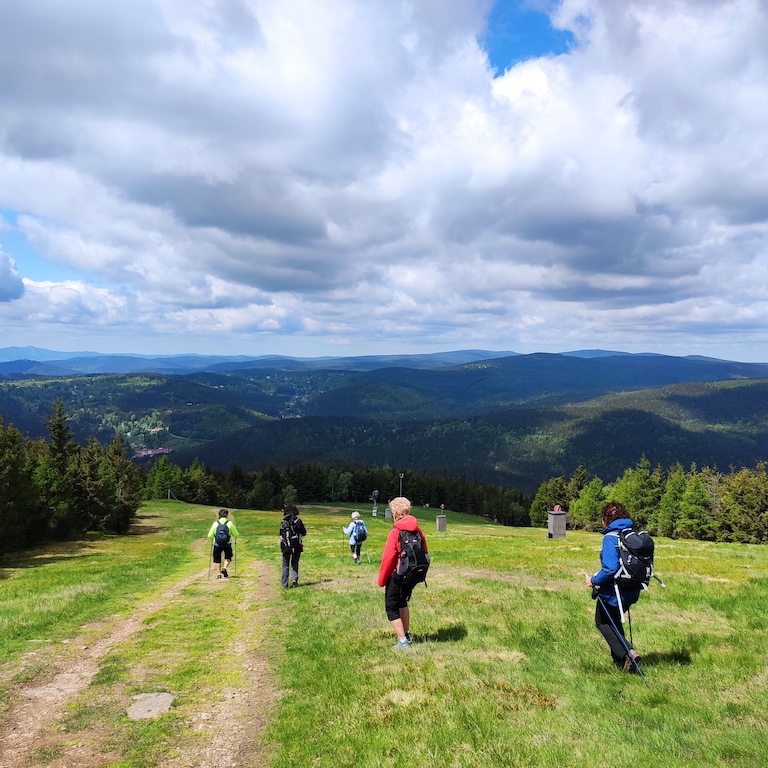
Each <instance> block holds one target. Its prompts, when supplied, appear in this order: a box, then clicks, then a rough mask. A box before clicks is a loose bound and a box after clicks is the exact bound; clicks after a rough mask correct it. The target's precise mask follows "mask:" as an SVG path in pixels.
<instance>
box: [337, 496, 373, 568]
mask: <svg viewBox="0 0 768 768" xmlns="http://www.w3.org/2000/svg"><path fill="white" fill-rule="evenodd" d="M341 530H342V531H344V533H345V535H347V536H349V553H350V555H352V559H353V560H354V561H355V565H360V547H362V546H363V542H364V541H365V540H366V539H367V538H368V529H367V528H366V527H365V522H364V521H363V520H361V519H360V513H359V512H358V511H357V510H355V511H354V512H353V513H352V522H351V523H350V524H349V525H348V526H347V527H346V528H344V527H342V529H341ZM369 559H370V558H369Z"/></svg>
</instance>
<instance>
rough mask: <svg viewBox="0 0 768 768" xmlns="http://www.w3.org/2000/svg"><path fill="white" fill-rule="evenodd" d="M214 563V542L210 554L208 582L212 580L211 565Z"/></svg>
mask: <svg viewBox="0 0 768 768" xmlns="http://www.w3.org/2000/svg"><path fill="white" fill-rule="evenodd" d="M212 562H213V542H211V551H210V553H209V554H208V581H210V580H211V563H212Z"/></svg>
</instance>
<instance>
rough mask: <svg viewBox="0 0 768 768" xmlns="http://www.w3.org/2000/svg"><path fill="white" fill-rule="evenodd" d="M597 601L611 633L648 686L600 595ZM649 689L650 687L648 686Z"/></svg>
mask: <svg viewBox="0 0 768 768" xmlns="http://www.w3.org/2000/svg"><path fill="white" fill-rule="evenodd" d="M597 600H598V602H599V603H600V605H601V606H602V607H603V612H604V613H605V615H606V616H607V617H608V621H610V622H611V626H612V627H613V631H614V632H615V633H616V637H618V638H619V640H621V644H622V645H623V646H624V650H625V651H626V652H627V656H629V658H630V659H631V660H632V663H633V664H634V665H635V669H636V670H637V673H638V674H639V675H640V677H642V678H643V682H644V683H645V684H646V685H648V681H647V680H646V679H645V675H644V674H643V670H642V669H640V665H639V664H638V663H637V660H636V659H635V657H634V656H633V655H632V654H631V653H630V651H631V648H630V647H629V646H628V645H627V639H626V638H625V637H624V635H622V634H621V632H619V630H618V628H617V627H616V624H615V623H614V621H613V618H612V617H611V614H610V613H608V609H607V608H606V607H605V603H604V602H603V598H602V597H600V595H598V596H597ZM649 687H650V686H649Z"/></svg>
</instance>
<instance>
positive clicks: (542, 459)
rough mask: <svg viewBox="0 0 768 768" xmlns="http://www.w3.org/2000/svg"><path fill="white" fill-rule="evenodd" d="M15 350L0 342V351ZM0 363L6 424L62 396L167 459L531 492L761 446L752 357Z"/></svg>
mask: <svg viewBox="0 0 768 768" xmlns="http://www.w3.org/2000/svg"><path fill="white" fill-rule="evenodd" d="M21 351H22V352H26V353H30V354H31V355H32V356H36V357H43V356H45V354H47V351H46V350H38V349H36V348H22V350H21ZM17 352H19V348H8V349H6V350H0V358H2V357H3V356H6V357H7V356H12V355H13V354H14V353H17ZM50 354H56V353H50ZM58 354H61V353H58ZM0 372H1V373H4V374H5V375H4V376H3V377H0V414H2V417H3V420H4V422H5V423H6V424H14V425H16V426H17V427H18V428H19V429H21V430H22V431H23V432H27V433H29V434H30V435H33V436H35V435H44V434H45V432H46V430H45V418H46V415H47V414H48V412H49V410H50V406H51V405H52V403H53V402H54V400H55V399H56V398H57V397H61V398H62V399H63V400H64V403H65V406H66V407H67V410H68V412H69V413H70V415H71V424H72V428H73V429H74V430H75V433H76V436H77V438H78V439H79V440H80V441H85V440H86V439H87V438H88V437H90V436H94V437H96V438H97V439H99V440H101V441H109V440H111V439H112V438H113V437H114V435H115V433H116V432H119V433H120V434H122V435H123V436H124V437H125V439H126V442H128V443H129V444H131V445H133V446H134V448H135V450H136V451H139V450H142V449H144V450H148V449H158V448H170V449H172V450H173V455H172V457H175V458H176V460H178V461H182V462H190V461H192V460H193V459H194V458H195V457H199V458H200V459H201V460H203V461H206V462H207V463H209V464H210V465H211V466H213V467H216V468H219V469H228V468H229V467H230V466H231V465H232V464H233V463H238V464H240V465H241V466H243V467H245V468H247V469H256V468H260V467H263V466H265V465H267V464H269V463H270V462H276V463H279V464H294V463H296V462H298V461H310V460H311V461H319V462H336V463H339V462H348V463H353V464H389V465H391V466H395V467H397V466H400V467H407V468H409V469H414V470H424V471H430V472H441V471H447V472H451V473H453V474H455V473H457V472H458V473H461V474H464V473H466V474H468V475H469V476H471V478H472V479H480V480H483V481H486V482H498V483H503V484H514V485H515V486H517V487H518V488H520V489H522V490H530V489H531V488H535V486H536V484H537V483H538V482H541V480H542V479H546V478H548V477H550V476H553V475H555V474H559V473H561V472H564V473H568V472H572V471H573V469H575V467H576V466H578V464H584V466H586V467H587V469H588V470H589V471H590V472H594V473H602V474H603V475H604V479H606V480H607V481H611V480H613V479H614V477H613V476H612V475H615V474H616V473H618V472H620V471H623V469H624V468H626V466H628V465H630V464H633V463H634V462H636V461H637V460H638V459H639V457H640V455H642V454H643V453H645V454H646V455H647V456H648V457H649V459H650V460H651V461H652V462H655V461H658V462H660V463H662V464H663V465H664V466H668V464H669V463H671V462H673V461H680V462H682V463H683V464H684V465H685V464H686V463H690V462H692V461H695V462H696V463H698V464H700V465H701V464H715V465H717V466H719V467H720V468H722V469H727V468H728V467H729V466H731V465H734V466H741V465H750V464H751V465H753V464H754V462H755V461H757V460H762V459H766V458H768V365H767V364H764V363H739V362H733V361H727V360H717V359H713V358H706V357H698V356H691V357H670V356H665V355H655V354H648V355H643V354H627V353H623V352H610V351H605V350H583V351H580V352H569V353H564V354H560V355H556V354H533V355H518V354H515V353H507V352H487V351H484V350H459V351H455V352H446V353H439V354H433V355H394V356H366V357H348V358H311V359H304V358H290V357H275V356H265V357H260V358H248V357H243V356H237V357H223V356H202V355H201V356H196V355H178V356H171V357H141V356H129V355H96V354H92V353H83V354H79V355H78V356H76V357H70V358H59V359H51V360H43V359H39V360H26V361H20V360H9V361H6V362H3V363H0ZM21 382H24V383H23V385H21Z"/></svg>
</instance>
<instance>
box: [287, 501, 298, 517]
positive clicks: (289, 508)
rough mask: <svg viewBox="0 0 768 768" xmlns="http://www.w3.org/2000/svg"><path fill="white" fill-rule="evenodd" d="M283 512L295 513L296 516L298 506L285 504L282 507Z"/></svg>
mask: <svg viewBox="0 0 768 768" xmlns="http://www.w3.org/2000/svg"><path fill="white" fill-rule="evenodd" d="M283 514H284V515H295V516H296V517H298V516H299V508H298V507H297V506H296V505H295V504H286V505H285V506H284V507H283Z"/></svg>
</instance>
